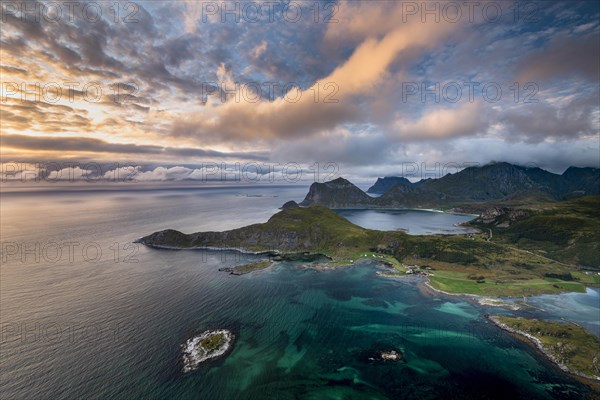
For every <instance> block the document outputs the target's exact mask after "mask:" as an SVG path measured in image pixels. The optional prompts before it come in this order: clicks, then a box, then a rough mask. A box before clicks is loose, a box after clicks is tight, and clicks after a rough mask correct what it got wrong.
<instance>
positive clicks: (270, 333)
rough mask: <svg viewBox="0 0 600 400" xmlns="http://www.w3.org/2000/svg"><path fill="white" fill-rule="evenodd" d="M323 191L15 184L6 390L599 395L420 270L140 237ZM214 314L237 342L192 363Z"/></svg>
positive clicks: (6, 286)
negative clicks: (391, 354) (236, 271)
mask: <svg viewBox="0 0 600 400" xmlns="http://www.w3.org/2000/svg"><path fill="white" fill-rule="evenodd" d="M306 190H307V188H306V187H298V188H296V187H273V186H264V187H251V188H241V187H236V188H222V187H218V188H210V189H209V188H198V189H193V190H188V189H186V190H176V189H173V190H168V191H162V190H111V191H103V190H96V189H95V190H93V191H90V190H88V191H78V192H73V191H72V190H66V191H64V190H60V189H59V188H56V189H54V190H53V191H52V192H46V191H41V192H37V193H35V194H32V193H25V194H23V193H18V192H13V193H10V194H3V196H2V202H1V203H0V207H1V224H2V225H1V228H2V245H3V254H4V256H6V260H3V263H2V267H1V269H0V278H1V279H0V311H1V312H0V319H1V321H0V322H1V337H0V344H1V346H0V360H1V364H0V365H1V366H0V398H1V399H80V398H86V399H137V398H144V399H379V398H381V399H402V398H407V399H440V398H444V399H470V398H489V399H493V398H496V399H551V398H559V399H560V398H565V399H568V398H573V399H575V398H577V399H581V398H586V397H589V396H590V393H589V391H587V389H586V388H585V387H583V386H582V385H581V384H579V383H577V382H576V381H574V380H572V379H571V378H569V377H567V376H565V375H563V374H562V373H561V372H560V371H558V370H557V369H556V368H555V367H554V366H552V365H551V364H550V363H549V362H548V361H546V360H545V359H544V358H543V357H541V356H540V355H539V354H537V353H536V352H535V351H534V350H533V349H532V348H530V347H529V346H527V345H525V344H523V343H521V342H520V341H517V340H515V339H513V338H511V337H510V336H507V335H505V334H503V333H502V332H501V331H500V330H498V329H497V328H496V327H495V326H493V325H490V324H489V323H488V322H487V321H486V320H485V318H483V316H482V315H483V313H485V312H489V311H490V310H489V309H484V308H481V307H479V306H475V305H473V304H471V303H467V302H465V301H463V300H460V299H457V298H445V297H432V296H429V295H426V294H424V293H422V292H421V290H420V289H419V285H418V281H411V280H397V279H386V278H382V277H379V276H377V275H376V273H375V270H376V266H375V265H373V264H370V263H364V264H359V265H356V266H354V267H350V268H347V269H343V270H337V271H325V272H318V271H315V270H311V269H306V268H303V266H302V265H301V264H299V263H279V264H277V265H276V267H274V268H272V269H269V270H265V271H260V272H256V273H252V274H248V275H244V276H232V275H228V274H226V273H223V272H220V271H218V269H219V268H221V267H223V266H231V265H236V264H238V263H240V262H243V261H245V260H248V259H254V258H255V256H242V255H240V254H238V253H233V252H206V251H165V250H153V249H149V248H145V247H142V246H137V245H133V244H132V243H131V242H132V241H133V240H135V239H136V238H138V237H140V236H142V235H145V234H148V233H150V232H153V231H156V230H160V229H165V228H175V229H179V230H181V231H184V232H194V231H199V230H222V229H231V228H235V227H239V226H243V225H247V224H250V223H256V222H264V221H266V220H267V219H268V218H269V217H270V216H271V215H272V214H273V213H274V212H276V211H277V207H279V206H280V205H281V204H283V203H284V202H285V201H287V200H291V199H294V200H297V201H299V200H301V199H302V198H303V196H304V194H305V193H306ZM247 195H250V197H248V196H247ZM258 195H260V196H262V197H254V196H258ZM275 196H277V197H275ZM15 246H17V247H15ZM36 246H37V247H36ZM57 246H63V250H62V252H61V253H60V254H59V253H58V252H57ZM25 248H26V249H28V251H24V249H25ZM67 248H72V249H74V250H73V252H72V258H71V254H70V253H69V252H68V251H67V250H65V249H67ZM15 249H18V250H15ZM37 249H39V250H37ZM15 251H17V254H13V253H15ZM7 253H10V254H7ZM59 256H60V257H59ZM573 307H574V308H575V311H577V310H578V307H577V306H576V305H574V306H573ZM590 310H591V312H594V309H593V306H592V308H591V309H588V311H590ZM547 312H552V310H550V311H547ZM575 313H576V312H575ZM559 314H560V312H556V313H554V314H553V315H556V316H557V317H558V315H559ZM585 315H589V314H585ZM581 318H583V317H581ZM588 318H589V317H588ZM214 328H228V329H231V330H232V331H233V332H234V333H235V335H236V341H235V344H234V347H233V350H232V352H231V353H230V354H229V356H228V357H227V358H224V359H221V360H218V361H215V362H212V363H209V364H207V365H205V366H203V367H202V368H200V369H199V370H198V371H196V372H193V373H189V374H183V373H182V372H181V368H182V365H181V348H180V346H181V344H182V343H184V342H185V341H186V340H187V339H188V338H189V337H191V336H193V335H194V334H196V333H198V332H202V331H204V330H206V329H214ZM392 348H396V349H399V350H402V351H403V352H404V354H405V356H406V360H405V362H400V363H383V364H382V363H373V362H371V361H369V357H370V356H371V355H373V354H374V353H376V352H378V351H382V350H387V349H392Z"/></svg>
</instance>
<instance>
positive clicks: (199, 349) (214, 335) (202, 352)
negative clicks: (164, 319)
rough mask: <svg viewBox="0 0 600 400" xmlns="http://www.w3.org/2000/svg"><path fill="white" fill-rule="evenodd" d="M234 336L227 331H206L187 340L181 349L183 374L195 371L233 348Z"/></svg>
mask: <svg viewBox="0 0 600 400" xmlns="http://www.w3.org/2000/svg"><path fill="white" fill-rule="evenodd" d="M234 339H235V336H234V335H233V333H232V332H231V331H229V330H227V329H218V330H208V331H204V332H202V333H201V334H200V335H198V336H194V337H192V338H190V339H188V340H187V341H186V342H185V343H184V344H182V345H181V347H182V348H183V372H184V373H186V372H191V371H193V370H195V369H197V368H198V367H199V366H200V364H202V363H204V362H205V361H208V360H212V359H215V358H219V357H222V356H224V355H225V354H226V353H227V352H228V351H229V350H230V349H231V347H232V346H233V340H234Z"/></svg>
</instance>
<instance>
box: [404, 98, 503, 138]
mask: <svg viewBox="0 0 600 400" xmlns="http://www.w3.org/2000/svg"><path fill="white" fill-rule="evenodd" d="M491 118H492V115H491V114H490V113H489V111H488V112H487V113H485V112H484V110H483V107H482V106H481V103H475V102H474V103H468V102H467V103H464V104H462V105H459V106H458V107H455V108H442V107H439V108H435V109H433V110H427V112H426V113H425V114H424V115H423V116H422V117H421V118H419V119H418V120H415V121H410V120H406V119H399V120H397V121H396V122H395V123H394V124H393V127H392V129H393V134H394V136H395V138H396V140H411V139H413V140H428V139H438V140H441V139H447V138H453V137H458V136H474V135H476V134H484V133H486V131H487V129H488V127H489V124H490V120H491Z"/></svg>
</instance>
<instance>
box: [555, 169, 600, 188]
mask: <svg viewBox="0 0 600 400" xmlns="http://www.w3.org/2000/svg"><path fill="white" fill-rule="evenodd" d="M598 171H599V170H598V168H589V167H588V168H578V167H569V168H567V170H566V171H565V172H563V174H562V177H563V178H564V179H565V180H566V181H567V182H568V185H569V189H570V190H571V191H572V192H583V193H584V194H589V195H598V194H600V173H598Z"/></svg>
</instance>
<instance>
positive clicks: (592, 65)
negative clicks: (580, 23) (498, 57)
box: [518, 29, 600, 83]
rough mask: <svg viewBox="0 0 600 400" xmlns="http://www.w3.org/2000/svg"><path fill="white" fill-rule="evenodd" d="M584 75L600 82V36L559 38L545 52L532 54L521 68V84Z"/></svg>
mask: <svg viewBox="0 0 600 400" xmlns="http://www.w3.org/2000/svg"><path fill="white" fill-rule="evenodd" d="M577 76H582V77H584V78H586V79H588V80H590V81H592V82H596V83H597V82H598V81H599V80H600V35H599V34H598V30H597V29H596V32H594V33H593V34H590V35H588V36H583V37H579V36H569V37H567V36H564V35H561V36H558V37H555V38H553V39H552V40H551V41H550V43H549V44H548V45H547V46H546V47H545V48H543V49H540V50H537V51H535V52H532V53H530V54H529V55H528V56H527V57H525V58H524V59H523V60H522V61H521V62H520V65H519V72H518V80H519V81H520V82H540V81H545V82H547V81H548V80H552V79H557V78H566V77H577Z"/></svg>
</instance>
